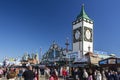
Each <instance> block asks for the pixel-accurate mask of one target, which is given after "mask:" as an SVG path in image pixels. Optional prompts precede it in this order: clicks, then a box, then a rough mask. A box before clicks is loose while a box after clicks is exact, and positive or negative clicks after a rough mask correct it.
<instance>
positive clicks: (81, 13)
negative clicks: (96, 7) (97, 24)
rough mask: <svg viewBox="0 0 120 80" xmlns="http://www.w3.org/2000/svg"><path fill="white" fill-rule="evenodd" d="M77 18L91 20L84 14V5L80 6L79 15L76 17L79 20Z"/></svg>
mask: <svg viewBox="0 0 120 80" xmlns="http://www.w3.org/2000/svg"><path fill="white" fill-rule="evenodd" d="M79 18H86V19H89V20H91V19H90V18H89V17H88V15H87V14H86V13H85V10H84V4H83V5H82V8H81V12H80V14H79V15H78V16H77V19H79Z"/></svg>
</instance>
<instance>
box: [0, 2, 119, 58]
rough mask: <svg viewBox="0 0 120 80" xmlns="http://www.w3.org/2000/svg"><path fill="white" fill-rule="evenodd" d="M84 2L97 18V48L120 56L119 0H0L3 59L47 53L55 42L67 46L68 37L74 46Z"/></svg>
mask: <svg viewBox="0 0 120 80" xmlns="http://www.w3.org/2000/svg"><path fill="white" fill-rule="evenodd" d="M83 3H84V5H85V11H86V13H87V14H88V16H89V17H90V18H91V19H92V20H94V49H95V50H100V51H106V52H108V53H115V54H116V55H119V53H120V36H119V35H120V31H119V30H120V10H119V8H120V5H119V3H120V1H119V0H115V1H114V0H0V56H1V57H0V60H2V59H3V58H4V56H8V57H17V56H22V55H23V54H24V53H25V52H28V53H33V52H40V48H42V52H43V53H44V52H46V51H47V50H48V48H49V46H50V45H51V44H52V42H53V41H55V42H56V43H58V44H59V45H60V46H61V47H65V45H64V44H65V41H66V37H69V42H70V46H69V48H70V49H71V47H72V44H71V43H72V22H73V21H74V20H75V19H76V17H77V15H78V14H79V13H80V11H81V5H82V4H83ZM119 56H120V55H119Z"/></svg>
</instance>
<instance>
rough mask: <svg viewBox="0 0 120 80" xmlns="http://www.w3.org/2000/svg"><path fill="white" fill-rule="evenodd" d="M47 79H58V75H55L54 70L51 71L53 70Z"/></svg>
mask: <svg viewBox="0 0 120 80" xmlns="http://www.w3.org/2000/svg"><path fill="white" fill-rule="evenodd" d="M49 80H58V76H57V75H56V72H55V71H53V72H52V73H51V76H50V77H49Z"/></svg>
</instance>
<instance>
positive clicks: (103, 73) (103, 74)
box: [101, 70, 107, 80]
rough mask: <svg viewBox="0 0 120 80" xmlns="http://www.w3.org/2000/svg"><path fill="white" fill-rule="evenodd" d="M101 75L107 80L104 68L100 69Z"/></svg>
mask: <svg viewBox="0 0 120 80" xmlns="http://www.w3.org/2000/svg"><path fill="white" fill-rule="evenodd" d="M101 75H102V80H107V78H106V75H105V71H104V70H103V71H102V74H101Z"/></svg>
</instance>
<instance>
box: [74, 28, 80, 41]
mask: <svg viewBox="0 0 120 80" xmlns="http://www.w3.org/2000/svg"><path fill="white" fill-rule="evenodd" d="M79 38H80V31H79V30H76V32H75V39H76V40H78V39H79Z"/></svg>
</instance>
